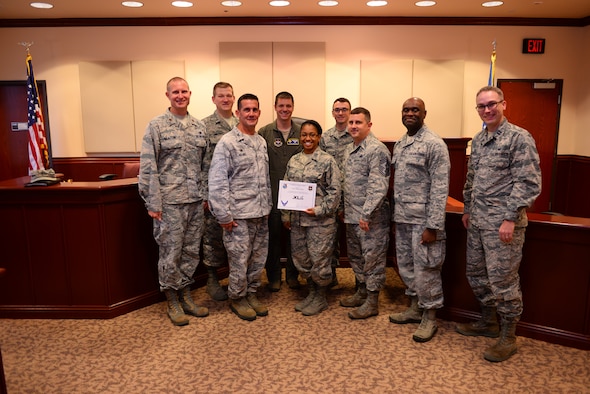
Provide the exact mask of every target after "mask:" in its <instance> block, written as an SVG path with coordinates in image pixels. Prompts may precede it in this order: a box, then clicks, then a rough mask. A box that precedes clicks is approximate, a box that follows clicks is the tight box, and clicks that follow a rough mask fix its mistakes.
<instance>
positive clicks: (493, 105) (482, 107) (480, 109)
mask: <svg viewBox="0 0 590 394" xmlns="http://www.w3.org/2000/svg"><path fill="white" fill-rule="evenodd" d="M503 102H504V100H502V101H491V102H489V103H487V104H478V105H476V106H475V109H476V110H477V112H483V111H485V110H486V108H487V109H489V110H490V111H491V110H492V109H494V108H496V107H497V106H498V104H500V103H503Z"/></svg>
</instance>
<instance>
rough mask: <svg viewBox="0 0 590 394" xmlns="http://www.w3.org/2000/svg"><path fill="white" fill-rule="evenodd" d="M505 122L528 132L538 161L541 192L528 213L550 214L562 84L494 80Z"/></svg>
mask: <svg viewBox="0 0 590 394" xmlns="http://www.w3.org/2000/svg"><path fill="white" fill-rule="evenodd" d="M498 87H499V88H500V89H502V90H503V91H504V98H505V100H506V110H505V111H504V115H505V116H506V118H507V119H508V121H509V122H511V123H514V124H515V125H517V126H520V127H522V128H524V129H526V130H528V131H529V132H530V133H531V134H532V136H533V137H534V139H535V142H536V144H537V150H538V151H539V158H540V160H541V176H542V182H543V186H542V191H541V195H540V196H539V197H538V198H537V200H536V201H535V203H534V204H533V206H532V208H531V209H530V211H531V212H545V211H551V203H552V199H553V184H554V181H553V173H554V167H555V157H556V155H557V137H558V135H559V114H560V110H561V91H562V87H563V80H561V79H559V80H551V81H549V82H548V81H546V80H509V79H503V80H498Z"/></svg>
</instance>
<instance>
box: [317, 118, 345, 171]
mask: <svg viewBox="0 0 590 394" xmlns="http://www.w3.org/2000/svg"><path fill="white" fill-rule="evenodd" d="M351 143H352V137H351V136H350V134H348V129H346V130H345V131H338V130H336V126H334V127H332V128H331V129H328V130H326V131H324V132H323V133H322V138H321V139H320V148H321V149H322V150H323V151H324V152H326V153H329V154H330V155H332V157H333V158H334V159H336V163H337V164H338V169H339V170H340V172H341V173H342V172H343V171H344V153H345V151H346V147H347V146H348V145H349V144H351Z"/></svg>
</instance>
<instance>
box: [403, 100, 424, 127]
mask: <svg viewBox="0 0 590 394" xmlns="http://www.w3.org/2000/svg"><path fill="white" fill-rule="evenodd" d="M425 117H426V105H425V104H424V101H423V100H422V99H421V98H418V97H412V98H409V99H407V100H406V101H404V104H403V105H402V123H403V124H404V126H406V129H407V130H408V134H409V135H414V134H416V133H417V132H418V130H420V129H421V128H422V126H423V125H424V118H425Z"/></svg>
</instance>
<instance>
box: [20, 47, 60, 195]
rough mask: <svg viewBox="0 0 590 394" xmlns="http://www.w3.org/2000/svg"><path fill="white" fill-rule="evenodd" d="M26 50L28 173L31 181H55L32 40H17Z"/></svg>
mask: <svg viewBox="0 0 590 394" xmlns="http://www.w3.org/2000/svg"><path fill="white" fill-rule="evenodd" d="M18 44H19V45H21V46H23V47H24V48H25V50H26V51H27V57H26V59H25V62H26V67H27V117H28V126H29V143H28V155H29V175H30V176H31V182H37V181H42V182H50V183H53V182H54V181H55V182H57V179H56V178H55V171H54V170H53V169H52V168H50V167H51V158H50V157H49V146H48V143H47V135H46V131H45V130H46V129H45V122H44V119H43V110H42V107H41V102H40V100H39V90H38V88H37V80H36V79H35V75H34V73H33V57H32V56H31V51H30V48H31V46H32V45H33V42H19V43H18Z"/></svg>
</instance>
